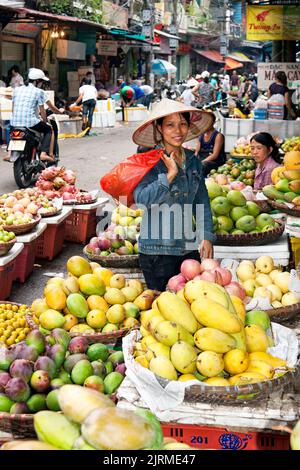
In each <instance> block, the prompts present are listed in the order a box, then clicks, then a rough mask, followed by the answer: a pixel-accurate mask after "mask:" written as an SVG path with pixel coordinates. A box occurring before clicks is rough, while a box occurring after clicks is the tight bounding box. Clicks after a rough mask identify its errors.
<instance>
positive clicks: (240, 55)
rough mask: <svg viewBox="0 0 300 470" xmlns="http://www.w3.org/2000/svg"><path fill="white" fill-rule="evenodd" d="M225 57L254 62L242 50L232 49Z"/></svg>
mask: <svg viewBox="0 0 300 470" xmlns="http://www.w3.org/2000/svg"><path fill="white" fill-rule="evenodd" d="M227 57H230V58H231V59H234V60H236V61H237V62H245V63H247V62H254V60H252V59H250V58H249V57H248V56H246V54H244V53H243V52H237V51H233V52H230V53H229V54H228V55H227Z"/></svg>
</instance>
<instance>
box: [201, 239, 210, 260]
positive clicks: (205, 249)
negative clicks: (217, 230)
mask: <svg viewBox="0 0 300 470" xmlns="http://www.w3.org/2000/svg"><path fill="white" fill-rule="evenodd" d="M198 251H199V253H200V258H201V259H205V258H213V256H214V247H213V244H212V243H211V242H210V241H209V240H203V241H202V242H201V243H200V245H199V248H198Z"/></svg>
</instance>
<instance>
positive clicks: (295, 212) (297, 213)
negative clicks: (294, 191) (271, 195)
mask: <svg viewBox="0 0 300 470" xmlns="http://www.w3.org/2000/svg"><path fill="white" fill-rule="evenodd" d="M268 204H269V205H270V206H271V207H273V208H274V209H278V210H281V211H282V212H285V213H286V214H288V215H291V216H293V217H300V206H294V207H293V208H290V207H288V206H287V205H286V204H281V203H280V202H276V201H272V199H268Z"/></svg>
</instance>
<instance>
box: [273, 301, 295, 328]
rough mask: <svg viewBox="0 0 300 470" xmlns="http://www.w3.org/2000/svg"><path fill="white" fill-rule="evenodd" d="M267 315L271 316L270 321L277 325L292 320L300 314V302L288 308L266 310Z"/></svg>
mask: <svg viewBox="0 0 300 470" xmlns="http://www.w3.org/2000/svg"><path fill="white" fill-rule="evenodd" d="M266 313H267V314H268V315H269V317H270V320H271V321H273V322H276V323H281V322H284V321H288V320H292V319H293V318H295V317H296V316H297V315H299V314H300V302H298V303H297V304H294V305H290V306H288V307H280V308H272V309H271V310H266Z"/></svg>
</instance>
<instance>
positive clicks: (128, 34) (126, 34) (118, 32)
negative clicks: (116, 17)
mask: <svg viewBox="0 0 300 470" xmlns="http://www.w3.org/2000/svg"><path fill="white" fill-rule="evenodd" d="M108 33H109V34H112V35H113V36H115V37H117V38H120V39H133V40H135V41H139V42H143V43H145V44H150V43H149V41H147V40H146V39H145V35H144V34H137V33H135V32H133V31H129V30H127V29H120V28H109V29H108Z"/></svg>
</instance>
